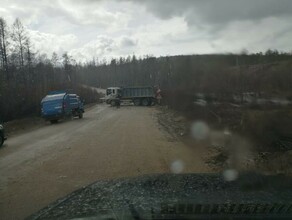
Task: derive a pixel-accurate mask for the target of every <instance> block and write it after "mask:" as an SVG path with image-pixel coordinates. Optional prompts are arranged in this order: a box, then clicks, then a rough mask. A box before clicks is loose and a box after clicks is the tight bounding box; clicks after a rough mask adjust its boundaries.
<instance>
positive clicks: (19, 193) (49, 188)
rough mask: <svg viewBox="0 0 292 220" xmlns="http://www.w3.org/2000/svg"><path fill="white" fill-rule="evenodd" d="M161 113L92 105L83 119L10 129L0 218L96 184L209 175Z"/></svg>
mask: <svg viewBox="0 0 292 220" xmlns="http://www.w3.org/2000/svg"><path fill="white" fill-rule="evenodd" d="M160 112H161V110H160V109H159V108H156V107H135V106H121V108H119V109H117V108H111V107H109V106H107V105H96V106H94V107H92V108H90V109H89V110H87V111H86V113H85V115H84V118H83V119H74V120H69V121H62V122H60V123H58V124H54V125H51V124H49V123H45V124H43V125H42V126H40V127H38V128H35V129H28V130H23V132H19V133H18V132H15V134H13V135H11V136H10V137H9V139H8V140H7V142H5V144H4V146H3V147H2V148H1V149H0V170H1V175H0V176H1V177H0V198H1V201H0V219H23V218H24V217H26V216H29V215H31V214H32V213H34V212H36V211H37V210H39V209H40V208H42V207H44V206H47V205H48V204H50V203H51V202H53V201H55V200H56V199H58V198H60V197H63V196H65V195H67V194H68V193H70V192H72V191H74V190H76V189H79V188H80V187H83V186H86V185H88V184H91V183H93V182H95V181H98V180H106V179H116V178H120V177H132V176H140V175H145V174H155V173H206V172H213V170H212V169H210V167H209V165H208V164H207V163H206V162H205V158H206V157H208V155H209V150H208V148H206V146H205V145H204V144H203V143H199V142H198V143H196V144H195V145H192V146H190V145H187V144H186V143H184V142H182V141H181V140H180V139H179V138H177V137H175V136H173V134H172V133H171V132H169V131H168V130H166V129H165V128H166V127H168V126H167V123H168V122H165V123H166V126H164V127H163V126H162V125H161V121H160V119H161V117H160V116H159V113H160ZM176 120H178V122H179V120H180V119H176ZM169 127H170V126H169Z"/></svg>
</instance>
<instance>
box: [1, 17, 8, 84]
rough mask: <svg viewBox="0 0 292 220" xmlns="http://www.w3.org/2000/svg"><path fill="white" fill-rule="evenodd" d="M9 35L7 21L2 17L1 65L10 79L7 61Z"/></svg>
mask: <svg viewBox="0 0 292 220" xmlns="http://www.w3.org/2000/svg"><path fill="white" fill-rule="evenodd" d="M7 35H8V29H7V25H6V21H5V20H4V19H3V18H1V17H0V57H1V64H2V67H3V69H4V71H5V72H6V78H7V79H9V74H8V60H7V49H6V48H7V44H8V42H7Z"/></svg>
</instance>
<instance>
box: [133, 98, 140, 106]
mask: <svg viewBox="0 0 292 220" xmlns="http://www.w3.org/2000/svg"><path fill="white" fill-rule="evenodd" d="M133 102H134V105H135V106H138V105H141V100H140V99H134V100H133Z"/></svg>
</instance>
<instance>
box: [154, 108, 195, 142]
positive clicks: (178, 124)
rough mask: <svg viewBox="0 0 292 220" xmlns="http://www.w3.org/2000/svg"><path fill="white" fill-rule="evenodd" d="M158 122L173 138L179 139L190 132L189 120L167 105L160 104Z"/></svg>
mask: <svg viewBox="0 0 292 220" xmlns="http://www.w3.org/2000/svg"><path fill="white" fill-rule="evenodd" d="M157 118H158V124H159V125H160V127H161V128H162V129H163V130H165V131H167V133H168V134H169V135H170V136H171V139H172V140H175V139H179V138H180V137H182V136H186V135H187V134H188V133H189V128H190V126H189V122H188V121H187V119H186V118H185V117H184V116H182V115H180V114H179V113H178V112H176V111H174V110H170V109H169V108H168V107H166V106H160V107H159V112H158V113H157Z"/></svg>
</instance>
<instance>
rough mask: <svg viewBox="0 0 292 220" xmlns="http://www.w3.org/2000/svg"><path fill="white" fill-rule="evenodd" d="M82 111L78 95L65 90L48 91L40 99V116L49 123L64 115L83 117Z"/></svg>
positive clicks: (64, 116) (82, 107) (81, 103)
mask: <svg viewBox="0 0 292 220" xmlns="http://www.w3.org/2000/svg"><path fill="white" fill-rule="evenodd" d="M83 113H84V106H83V102H82V101H81V100H80V97H79V96H78V95H76V94H70V93H67V92H66V91H53V92H50V93H49V94H48V95H47V96H46V97H44V98H43V99H42V101H41V114H42V117H43V118H44V119H45V120H47V121H50V122H51V123H56V122H58V120H60V119H62V118H66V117H79V118H83Z"/></svg>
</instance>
